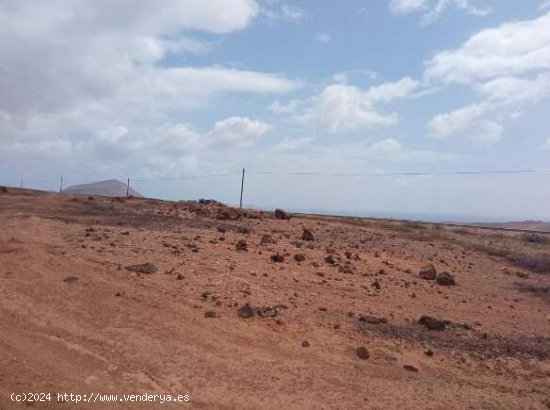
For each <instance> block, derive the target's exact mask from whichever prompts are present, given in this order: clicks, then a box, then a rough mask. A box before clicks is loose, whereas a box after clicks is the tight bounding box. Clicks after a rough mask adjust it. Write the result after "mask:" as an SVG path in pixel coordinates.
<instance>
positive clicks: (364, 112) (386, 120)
mask: <svg viewBox="0 0 550 410" xmlns="http://www.w3.org/2000/svg"><path fill="white" fill-rule="evenodd" d="M418 86H419V83H418V82H417V81H415V80H413V79H411V78H409V77H405V78H402V79H401V80H399V81H397V82H393V83H391V82H390V83H384V84H381V85H378V86H374V87H370V88H367V89H362V88H360V87H356V86H353V85H347V84H331V85H328V86H326V87H324V88H323V89H322V90H321V92H320V93H319V94H318V95H316V96H314V97H312V98H311V99H310V100H309V101H307V102H306V103H304V105H306V108H305V109H304V110H303V112H302V113H301V114H299V115H298V117H299V118H300V119H301V120H302V121H303V122H306V123H309V124H317V125H320V126H322V127H323V128H325V129H327V130H328V131H329V132H331V133H339V132H344V131H352V130H357V129H361V128H368V127H387V126H391V125H395V124H397V122H398V121H399V119H398V117H397V115H396V114H393V113H390V114H383V113H381V112H379V108H378V105H381V104H387V103H389V102H391V101H394V100H397V99H402V98H405V97H407V96H408V95H409V94H410V93H411V92H412V91H414V90H415V89H416V88H417V87H418Z"/></svg>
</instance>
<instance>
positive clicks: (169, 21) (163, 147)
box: [0, 0, 297, 163]
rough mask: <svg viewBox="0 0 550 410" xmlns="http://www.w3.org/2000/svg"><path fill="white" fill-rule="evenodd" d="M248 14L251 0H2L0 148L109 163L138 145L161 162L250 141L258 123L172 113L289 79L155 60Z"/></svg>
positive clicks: (289, 85) (198, 47)
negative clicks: (205, 120) (208, 125)
mask: <svg viewBox="0 0 550 410" xmlns="http://www.w3.org/2000/svg"><path fill="white" fill-rule="evenodd" d="M287 11H288V12H289V13H290V12H291V11H289V10H287ZM258 14H259V6H258V4H257V2H256V1H254V0H227V1H223V2H220V1H217V0H186V1H180V0H163V1H162V2H161V3H159V5H158V6H155V7H152V6H151V3H150V2H148V1H145V0H122V1H116V2H111V1H107V0H97V1H93V2H90V1H86V0H59V1H55V2H50V3H48V4H45V3H44V2H41V1H38V0H6V1H3V2H2V3H1V4H0V53H1V55H0V59H1V60H2V64H0V89H1V90H2V92H1V93H0V140H1V141H2V144H3V145H2V147H3V150H2V152H1V153H0V155H10V153H12V152H19V153H21V155H37V156H39V155H42V156H44V157H45V156H52V155H57V156H62V155H66V156H68V155H91V154H92V153H95V155H96V158H97V160H98V161H103V160H104V161H105V162H109V161H110V160H111V159H113V158H115V157H116V155H117V154H120V153H121V152H124V153H125V156H126V157H131V156H132V155H133V156H134V158H135V161H136V162H140V163H142V162H143V160H142V156H141V154H140V153H139V150H142V149H146V150H148V151H147V155H148V156H149V157H152V156H155V157H156V158H157V159H156V162H162V158H168V157H169V156H170V155H172V153H177V154H178V155H184V154H185V152H193V150H195V149H196V148H197V147H198V146H200V147H202V146H204V144H205V142H204V141H209V144H210V146H211V147H214V146H215V144H220V146H240V147H246V146H250V145H251V144H253V141H254V140H255V138H256V137H258V136H260V135H262V134H263V133H264V132H266V131H267V129H268V128H269V126H268V125H267V124H265V123H263V122H261V121H257V120H250V119H248V118H246V117H232V118H229V119H225V120H222V121H220V122H218V123H216V124H215V125H214V127H213V128H212V129H211V130H210V131H207V132H203V133H201V132H198V131H196V130H195V128H194V127H193V126H192V125H191V124H187V123H182V122H181V120H180V118H181V117H187V113H188V112H189V110H191V109H195V108H197V107H202V106H204V105H205V104H207V103H209V102H211V101H212V100H213V99H215V98H216V97H218V96H220V95H222V94H226V93H252V94H257V93H285V92H288V91H291V90H294V89H295V88H296V87H297V83H295V82H294V81H291V80H289V79H287V78H285V77H284V76H281V75H278V74H275V73H266V72H258V71H252V70H246V69H236V68H229V67H224V66H216V65H209V66H206V67H200V66H192V67H191V66H186V65H185V64H180V65H175V64H173V63H172V64H170V65H167V64H165V59H166V58H167V57H169V56H171V55H173V54H177V55H178V56H180V57H181V59H180V60H179V61H185V57H186V55H188V54H189V53H206V52H208V51H209V50H210V48H211V47H215V46H216V43H215V42H216V40H211V39H212V38H214V39H215V38H216V37H215V35H217V34H228V33H232V32H234V31H236V30H241V29H244V28H245V27H247V26H248V25H249V24H250V22H251V21H252V20H253V19H254V18H255V17H256V16H257V15H258ZM201 33H208V34H209V40H204V39H203V38H201V37H200V36H201V35H202V34H201ZM113 124H123V126H113ZM237 133H238V134H239V135H237ZM149 162H151V161H149ZM192 162H193V161H188V163H192Z"/></svg>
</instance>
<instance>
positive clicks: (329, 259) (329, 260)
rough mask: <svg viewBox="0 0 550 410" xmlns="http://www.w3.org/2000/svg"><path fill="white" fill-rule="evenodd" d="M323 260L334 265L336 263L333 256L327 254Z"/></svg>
mask: <svg viewBox="0 0 550 410" xmlns="http://www.w3.org/2000/svg"><path fill="white" fill-rule="evenodd" d="M325 262H326V263H328V264H329V265H334V264H335V263H336V260H335V259H334V256H332V255H328V256H327V257H326V258H325Z"/></svg>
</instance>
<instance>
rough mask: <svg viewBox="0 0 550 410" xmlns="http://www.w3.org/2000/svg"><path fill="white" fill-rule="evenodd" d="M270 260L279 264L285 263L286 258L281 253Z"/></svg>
mask: <svg viewBox="0 0 550 410" xmlns="http://www.w3.org/2000/svg"><path fill="white" fill-rule="evenodd" d="M270 259H271V261H272V262H279V263H281V262H284V261H285V257H284V256H283V255H281V254H279V253H276V254H275V255H271V257H270Z"/></svg>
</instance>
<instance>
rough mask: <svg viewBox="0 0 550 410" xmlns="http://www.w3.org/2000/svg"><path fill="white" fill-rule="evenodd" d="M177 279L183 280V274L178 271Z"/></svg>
mask: <svg viewBox="0 0 550 410" xmlns="http://www.w3.org/2000/svg"><path fill="white" fill-rule="evenodd" d="M176 279H177V280H184V279H185V276H183V275H182V274H181V273H178V276H176Z"/></svg>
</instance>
